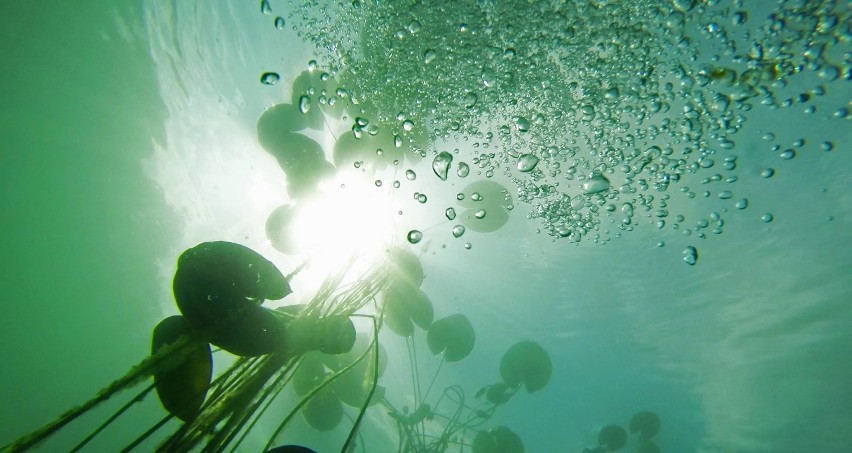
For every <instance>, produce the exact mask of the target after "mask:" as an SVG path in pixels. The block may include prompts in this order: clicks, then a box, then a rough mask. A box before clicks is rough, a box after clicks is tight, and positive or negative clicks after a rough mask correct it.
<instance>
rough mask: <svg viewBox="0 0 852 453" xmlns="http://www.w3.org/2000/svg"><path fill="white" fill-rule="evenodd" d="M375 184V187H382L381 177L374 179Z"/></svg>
mask: <svg viewBox="0 0 852 453" xmlns="http://www.w3.org/2000/svg"><path fill="white" fill-rule="evenodd" d="M375 184H376V187H382V180H381V179H377V180H376V182H375Z"/></svg>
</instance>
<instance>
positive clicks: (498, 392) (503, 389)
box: [485, 382, 512, 404]
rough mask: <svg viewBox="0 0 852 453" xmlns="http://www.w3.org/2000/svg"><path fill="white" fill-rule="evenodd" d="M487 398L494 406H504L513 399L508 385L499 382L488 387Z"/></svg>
mask: <svg viewBox="0 0 852 453" xmlns="http://www.w3.org/2000/svg"><path fill="white" fill-rule="evenodd" d="M485 398H486V399H488V401H490V402H491V403H492V404H503V403H505V402H507V401H509V399H511V398H512V389H511V388H509V386H508V385H506V384H504V383H502V382H498V383H496V384H494V385H491V386H489V387H488V391H487V392H486V393H485Z"/></svg>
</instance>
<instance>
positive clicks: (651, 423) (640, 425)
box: [630, 411, 662, 439]
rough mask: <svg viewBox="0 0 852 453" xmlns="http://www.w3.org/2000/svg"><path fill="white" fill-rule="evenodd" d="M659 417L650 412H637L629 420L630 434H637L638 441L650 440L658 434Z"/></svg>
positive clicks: (660, 423)
mask: <svg viewBox="0 0 852 453" xmlns="http://www.w3.org/2000/svg"><path fill="white" fill-rule="evenodd" d="M661 425H662V422H661V421H660V417H659V416H658V415H657V414H655V413H653V412H651V411H642V412H637V413H636V414H634V415H633V417H631V418H630V432H631V433H633V434H636V433H639V438H640V439H651V438H653V437H654V436H656V435H657V433H658V432H660V426H661Z"/></svg>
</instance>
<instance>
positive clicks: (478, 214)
mask: <svg viewBox="0 0 852 453" xmlns="http://www.w3.org/2000/svg"><path fill="white" fill-rule="evenodd" d="M473 216H474V217H476V218H477V219H482V218H484V217H485V209H480V210H479V211H476V212H474V213H473Z"/></svg>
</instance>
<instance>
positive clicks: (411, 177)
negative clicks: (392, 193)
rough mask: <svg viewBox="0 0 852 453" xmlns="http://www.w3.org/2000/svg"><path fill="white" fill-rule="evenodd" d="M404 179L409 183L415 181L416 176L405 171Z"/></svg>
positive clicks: (411, 171)
mask: <svg viewBox="0 0 852 453" xmlns="http://www.w3.org/2000/svg"><path fill="white" fill-rule="evenodd" d="M405 179H407V180H409V181H414V180H415V179H417V174H416V173H414V170H405Z"/></svg>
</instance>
